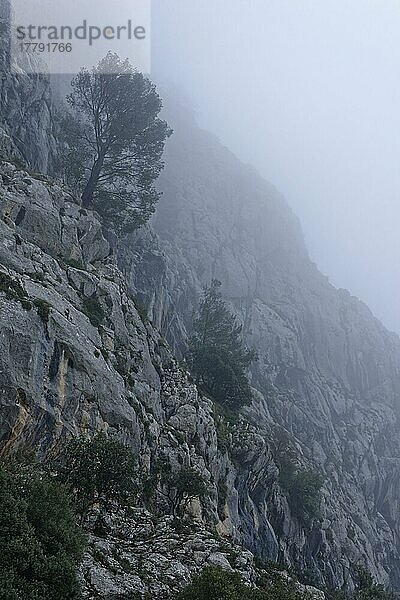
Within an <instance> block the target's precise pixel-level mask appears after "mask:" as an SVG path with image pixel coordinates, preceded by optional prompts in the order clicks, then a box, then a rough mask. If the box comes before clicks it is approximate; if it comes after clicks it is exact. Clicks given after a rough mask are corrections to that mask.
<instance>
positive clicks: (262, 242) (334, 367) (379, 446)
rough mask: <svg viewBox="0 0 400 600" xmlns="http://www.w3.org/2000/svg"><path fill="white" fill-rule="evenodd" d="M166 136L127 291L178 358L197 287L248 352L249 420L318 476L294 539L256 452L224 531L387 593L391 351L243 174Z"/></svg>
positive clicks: (185, 123) (124, 263)
mask: <svg viewBox="0 0 400 600" xmlns="http://www.w3.org/2000/svg"><path fill="white" fill-rule="evenodd" d="M172 125H173V126H174V129H175V135H174V136H173V138H172V139H171V140H170V142H169V144H168V149H167V156H166V168H165V171H164V173H163V174H162V176H161V181H160V188H161V189H162V190H163V192H164V195H163V197H162V199H161V201H160V206H159V209H158V212H157V214H156V217H155V219H154V222H153V227H152V229H148V230H147V231H142V232H140V233H139V234H138V235H137V236H136V237H134V238H130V239H128V240H126V244H125V248H124V249H123V250H122V251H121V255H120V257H119V263H120V266H121V268H122V270H123V271H124V273H125V275H126V277H127V280H128V283H129V286H130V288H131V289H133V290H135V293H137V295H138V297H139V299H140V301H141V303H142V304H144V305H145V306H146V310H147V312H148V315H149V318H150V319H151V320H152V321H153V323H155V324H156V326H157V327H158V328H160V329H161V331H162V333H163V334H164V335H165V337H166V338H167V339H168V341H169V342H170V344H171V345H172V346H173V348H174V349H175V351H176V352H177V353H178V354H182V353H183V352H184V350H185V344H186V339H187V335H188V334H189V333H190V324H191V320H192V314H193V310H195V308H196V306H197V304H198V301H199V295H200V293H201V288H202V286H204V285H206V284H209V282H210V280H211V278H214V277H215V278H217V279H219V280H220V281H221V282H222V284H223V291H224V295H225V298H226V299H227V300H229V302H230V303H231V306H232V307H233V309H234V310H235V311H236V313H237V315H238V316H239V318H240V319H241V321H242V323H243V325H244V331H245V335H246V339H247V341H248V343H249V345H251V346H253V347H254V348H256V350H257V352H258V354H259V361H258V362H257V363H256V364H255V365H254V368H253V372H252V383H253V386H254V388H255V390H256V392H255V399H254V403H253V406H252V408H251V409H250V411H249V415H248V416H249V419H250V421H252V422H253V423H254V424H256V425H257V431H258V432H257V435H258V436H260V437H262V438H263V440H264V441H265V440H267V441H268V442H270V441H271V440H272V439H273V433H271V425H272V426H280V427H282V428H283V429H284V430H286V431H287V432H288V433H289V434H290V436H291V439H292V440H293V443H294V444H295V445H297V448H298V453H299V457H300V461H303V464H304V467H305V468H312V469H317V470H318V471H319V472H320V473H321V474H322V475H323V477H324V479H325V483H324V487H323V502H322V506H321V517H320V519H317V520H315V522H314V523H313V525H312V526H311V527H310V528H304V527H303V526H302V525H301V523H299V521H298V520H297V519H296V517H295V515H293V514H291V511H290V509H289V507H288V505H287V503H286V501H285V499H283V500H282V498H281V497H277V496H276V494H275V491H274V490H275V488H274V485H275V484H272V483H271V482H272V481H274V479H273V477H271V474H270V468H271V461H270V460H268V458H267V457H266V456H265V458H263V453H262V452H258V450H257V451H256V452H255V454H257V456H251V454H252V452H251V444H254V448H257V443H256V441H255V440H254V439H253V440H252V441H251V444H249V445H248V446H249V448H250V456H251V460H250V461H249V462H248V463H246V461H245V460H244V461H242V462H241V465H240V467H239V469H238V474H237V475H236V477H235V479H234V480H232V481H231V485H232V488H231V496H232V495H234V496H235V497H236V498H237V504H236V506H235V508H233V507H232V510H231V511H230V512H229V516H228V519H227V522H226V523H225V526H226V527H227V528H228V529H229V530H230V531H233V533H234V535H235V536H236V539H238V540H239V541H242V542H244V543H245V544H246V545H247V547H249V548H250V549H251V550H253V551H255V552H257V553H261V554H263V555H266V556H274V555H277V554H279V555H280V556H285V557H287V558H288V559H289V560H291V561H293V562H296V563H298V564H300V565H303V566H304V564H305V563H308V564H309V565H310V564H311V565H312V570H313V571H314V575H315V576H316V577H317V578H318V579H319V580H320V581H322V582H324V583H325V584H326V585H328V586H330V585H335V586H339V587H340V586H341V585H342V584H343V583H350V584H351V571H352V568H351V565H352V564H354V563H356V564H357V563H365V564H366V565H368V568H369V569H370V570H371V571H372V572H373V574H374V575H375V576H376V577H378V579H379V580H381V581H386V582H387V581H389V580H390V581H391V582H392V583H393V584H394V585H395V586H396V587H399V585H400V571H399V564H400V563H399V548H400V546H399V533H400V531H399V518H398V515H397V507H398V487H399V475H400V471H399V469H400V458H399V457H400V448H399V423H398V419H399V406H400V342H399V339H398V337H397V336H396V335H395V334H392V333H390V332H388V331H387V330H386V329H385V328H384V327H383V326H382V325H381V324H380V323H379V322H378V321H377V320H376V319H375V318H374V316H373V315H372V314H371V312H370V311H369V309H368V308H367V307H366V306H365V305H364V304H363V303H362V302H360V301H359V300H358V299H357V298H354V297H352V296H351V295H350V294H349V293H348V292H347V291H345V290H338V289H336V288H334V287H333V286H332V285H331V284H330V283H329V281H328V279H327V278H326V277H324V276H323V275H321V273H320V272H319V271H318V270H317V268H316V266H315V265H314V264H313V263H312V262H311V261H310V259H309V257H308V254H307V251H306V248H305V245H304V242H303V239H302V235H301V231H300V228H299V225H298V221H297V219H296V218H295V217H294V216H293V214H292V213H291V211H290V209H289V207H288V206H287V205H286V203H285V201H284V200H283V199H282V198H281V197H280V196H279V194H278V193H277V192H276V190H274V189H273V188H272V187H271V186H269V185H268V184H267V183H265V182H264V181H263V180H262V179H261V178H260V177H259V175H258V174H257V173H256V172H255V171H254V170H253V169H252V168H251V167H248V166H245V165H243V164H241V163H240V162H239V161H238V160H237V159H236V158H235V157H234V156H233V155H232V154H231V153H230V152H229V151H228V150H227V149H225V148H223V147H222V146H221V145H220V144H219V143H218V141H217V140H216V139H214V138H213V137H212V136H211V135H209V134H207V133H205V132H202V131H200V130H199V129H198V128H197V127H196V126H195V125H194V124H193V123H191V122H190V120H189V119H187V118H186V117H184V118H183V119H180V120H179V119H177V120H176V122H175V123H174V122H173V120H172Z"/></svg>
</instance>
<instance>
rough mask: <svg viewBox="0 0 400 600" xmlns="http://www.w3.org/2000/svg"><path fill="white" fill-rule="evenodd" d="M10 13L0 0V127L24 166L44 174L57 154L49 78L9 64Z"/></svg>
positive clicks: (5, 1) (4, 1)
mask: <svg viewBox="0 0 400 600" xmlns="http://www.w3.org/2000/svg"><path fill="white" fill-rule="evenodd" d="M9 10H10V8H9V2H8V0H0V127H2V128H3V129H4V130H5V131H6V132H7V133H8V134H10V135H11V136H12V139H13V142H14V144H15V145H16V147H17V148H18V151H19V153H20V155H21V158H22V159H23V161H24V162H25V164H27V165H28V166H29V167H30V168H31V169H33V170H35V171H38V172H40V173H47V172H48V171H49V170H50V168H51V165H52V163H53V160H54V156H55V152H56V142H55V138H54V118H53V116H52V93H51V86H50V79H49V77H48V76H46V75H28V74H27V73H26V72H25V70H24V66H23V65H17V64H13V65H11V62H12V60H13V57H11V56H10V52H9ZM11 66H12V67H13V68H12V72H11Z"/></svg>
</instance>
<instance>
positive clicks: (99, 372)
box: [0, 134, 276, 599]
mask: <svg viewBox="0 0 400 600" xmlns="http://www.w3.org/2000/svg"><path fill="white" fill-rule="evenodd" d="M1 137H2V140H3V143H2V147H3V148H8V149H9V151H10V150H11V151H12V152H11V153H13V152H14V153H15V152H16V151H15V149H14V150H13V149H12V142H11V140H10V139H9V138H8V137H7V136H6V135H5V134H1ZM0 234H1V244H0V410H1V415H2V419H1V425H0V440H1V450H2V452H5V451H7V450H9V449H11V448H13V449H15V448H18V447H26V446H29V447H33V448H37V449H38V450H39V452H40V454H41V455H42V456H45V455H46V454H48V453H49V452H51V453H57V452H58V451H59V449H60V447H61V446H62V445H63V444H64V443H65V440H66V439H67V438H69V437H71V436H77V435H92V434H93V433H95V432H99V431H104V432H108V433H110V434H113V435H114V436H116V437H117V438H119V439H120V440H121V441H123V442H124V443H125V444H127V445H128V446H129V447H131V448H132V449H133V450H134V452H135V453H136V456H137V457H138V463H139V467H138V468H139V469H140V472H141V476H142V479H144V480H145V479H146V478H154V477H156V474H157V473H158V471H157V469H156V466H157V464H158V463H159V462H160V460H162V461H163V464H164V465H166V464H167V465H168V468H169V469H171V470H172V472H177V471H178V470H179V469H180V468H182V466H187V467H191V468H195V469H196V470H197V471H198V472H199V473H200V474H201V475H202V477H203V479H204V481H205V482H206V485H207V489H208V497H207V499H206V500H205V501H204V502H203V503H202V504H200V503H199V502H193V503H192V505H191V506H190V507H189V511H190V513H191V515H192V517H193V519H194V524H193V525H192V526H191V528H189V529H188V530H185V527H184V528H183V529H184V530H183V531H182V530H179V529H178V530H177V529H176V526H175V525H174V518H173V516H171V517H168V516H163V514H164V515H165V513H167V514H168V512H169V510H170V508H169V506H168V505H165V499H164V495H163V494H162V490H163V486H164V484H163V482H162V481H161V482H160V483H159V484H157V477H156V479H155V480H154V481H153V479H152V481H153V488H154V489H153V495H154V496H155V498H154V501H155V502H156V504H157V506H158V507H159V508H160V507H161V513H160V512H159V513H157V514H155V513H149V512H148V511H146V510H145V509H144V508H137V509H132V511H131V512H130V513H129V514H113V515H110V517H109V520H108V522H107V535H106V537H104V535H103V536H102V537H101V538H99V537H97V536H96V535H95V534H93V535H91V536H90V546H89V550H88V553H87V555H86V558H85V561H84V564H83V565H82V572H81V579H82V583H83V590H84V597H85V598H97V597H99V595H100V597H105V598H110V599H112V598H121V597H125V596H124V595H123V594H125V595H126V597H128V596H129V594H132V593H134V592H135V593H136V592H137V593H139V594H145V593H150V594H151V597H152V598H168V597H170V595H171V593H172V592H174V591H176V590H177V589H179V587H180V586H182V585H183V584H184V583H186V582H188V581H189V578H190V575H191V573H193V572H194V571H196V570H199V569H201V568H202V567H204V566H205V565H207V564H219V565H222V566H225V567H226V568H229V569H232V568H235V569H236V570H238V571H239V572H241V573H242V575H243V576H244V577H245V578H246V579H247V580H248V581H249V582H251V581H254V578H255V570H254V560H253V555H252V554H251V553H250V552H248V551H245V550H243V549H242V548H240V547H238V546H235V545H234V544H233V542H232V540H231V539H230V538H229V536H228V534H229V533H230V532H231V530H232V523H233V522H237V523H240V517H239V515H238V511H239V510H240V498H239V495H238V492H237V491H236V489H235V488H234V486H233V482H234V481H235V480H236V479H237V478H239V479H240V480H241V481H243V485H244V484H245V478H249V477H250V478H251V479H252V480H255V479H256V478H257V477H258V473H260V474H261V473H262V475H263V476H264V475H265V473H266V472H267V471H268V470H269V471H270V477H271V482H273V476H274V473H275V471H276V469H275V466H274V464H273V461H272V459H271V456H270V453H269V450H268V445H267V443H266V442H265V440H264V439H262V437H261V436H259V435H258V434H257V432H256V431H255V430H254V428H253V429H252V428H251V427H250V425H247V432H246V434H245V437H244V438H242V437H241V435H239V432H240V429H241V428H242V427H241V426H240V425H238V427H237V429H236V431H235V430H232V432H230V434H229V436H230V439H231V443H232V447H235V445H236V453H237V456H239V454H240V455H241V456H242V460H243V461H244V463H243V464H244V465H246V464H247V465H248V466H252V469H251V470H252V473H251V474H250V473H249V472H248V471H247V469H246V467H245V466H243V467H242V466H241V467H239V466H236V464H235V455H234V454H233V453H232V454H228V452H227V450H226V448H225V447H224V446H223V444H221V439H219V433H218V423H217V417H216V416H215V415H214V411H213V406H212V404H211V402H209V401H208V400H207V399H204V398H201V397H199V395H198V393H197V390H196V388H195V386H194V385H193V384H192V383H191V382H190V380H189V377H188V373H187V372H186V371H185V369H182V368H181V367H180V366H179V364H178V363H177V361H176V359H175V358H174V356H173V354H172V352H171V351H170V349H169V348H168V345H167V343H166V342H165V340H164V339H163V338H162V337H161V336H160V334H159V333H158V332H157V330H156V329H155V328H154V327H153V326H152V325H151V323H150V322H149V321H148V320H147V318H145V316H144V315H143V314H142V313H141V311H140V309H139V308H138V305H137V304H135V301H134V299H133V298H132V296H131V295H130V294H129V291H128V289H127V286H126V282H125V280H124V277H123V275H122V273H121V272H120V271H119V270H118V268H117V266H116V264H115V259H114V258H113V256H112V255H111V254H110V248H109V245H108V243H107V241H106V240H105V238H104V237H103V234H102V229H101V225H100V223H99V220H98V217H97V216H96V214H95V213H91V212H87V211H85V210H82V209H81V207H80V205H79V203H78V202H77V201H76V199H75V198H74V197H73V196H71V194H70V193H69V191H68V190H67V189H65V188H64V187H62V186H61V185H60V184H59V183H57V182H55V181H53V180H51V179H48V178H46V177H44V176H40V177H38V176H33V175H29V174H28V173H27V172H25V171H24V170H21V169H20V167H18V166H16V164H15V162H14V161H13V159H12V158H11V159H9V160H2V161H0ZM245 439H246V440H247V442H248V447H246V446H245V445H244V440H245ZM253 466H254V469H253ZM242 471H243V474H241V472H242ZM158 490H159V491H160V494H159V492H158ZM164 491H165V490H164ZM163 502H164V506H163ZM160 514H161V516H160ZM232 514H233V515H234V516H233V517H232V516H229V518H228V515H232ZM225 521H226V522H225ZM218 533H220V534H221V537H220V536H218V535H217V537H216V534H218ZM263 543H265V541H264V542H263ZM153 572H154V573H153ZM156 572H157V576H155V575H154V574H155V573H156ZM152 573H153V575H154V576H153V575H152ZM121 595H122V596H121ZM129 597H131V596H129Z"/></svg>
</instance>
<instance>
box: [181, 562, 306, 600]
mask: <svg viewBox="0 0 400 600" xmlns="http://www.w3.org/2000/svg"><path fill="white" fill-rule="evenodd" d="M176 600H311V598H310V596H309V595H308V594H303V593H301V592H299V591H298V590H297V587H296V583H295V582H294V581H291V580H288V579H287V578H285V577H284V576H282V575H280V574H273V575H271V577H267V578H265V579H264V580H261V581H260V582H259V587H258V588H257V589H256V588H252V587H250V586H248V585H246V584H245V583H244V582H243V581H242V579H241V577H240V575H239V574H238V573H234V572H230V571H225V570H223V569H220V568H218V567H208V568H206V569H205V570H204V571H203V572H202V573H200V574H199V575H195V576H194V577H193V581H192V583H191V584H190V585H189V586H188V587H186V588H185V589H184V590H182V591H181V592H180V593H179V594H178V595H177V596H176Z"/></svg>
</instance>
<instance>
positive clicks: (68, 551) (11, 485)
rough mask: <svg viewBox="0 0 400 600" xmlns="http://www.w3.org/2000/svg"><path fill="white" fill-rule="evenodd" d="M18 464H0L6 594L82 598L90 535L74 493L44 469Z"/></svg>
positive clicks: (36, 599) (0, 581)
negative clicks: (80, 522)
mask: <svg viewBox="0 0 400 600" xmlns="http://www.w3.org/2000/svg"><path fill="white" fill-rule="evenodd" d="M14 466H15V465H14ZM16 466H17V468H10V465H9V464H7V465H6V464H4V463H3V464H1V465H0V545H1V552H0V590H1V598H7V600H22V598H31V599H32V600H63V599H65V600H67V599H68V600H75V599H76V600H77V599H79V598H80V597H81V595H80V589H79V584H78V581H77V577H76V568H77V565H78V564H79V562H80V560H81V558H82V554H83V550H84V544H85V538H84V535H83V533H82V532H81V530H80V528H79V527H78V526H77V524H76V519H75V515H74V512H73V509H72V506H71V497H70V495H69V494H68V492H67V490H66V489H65V488H64V487H63V486H62V485H60V484H59V483H58V482H56V481H54V480H52V479H51V478H49V477H48V476H47V475H46V474H45V473H43V472H42V471H41V470H40V468H39V467H37V466H33V467H32V466H31V467H27V466H26V465H22V464H18V465H16Z"/></svg>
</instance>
